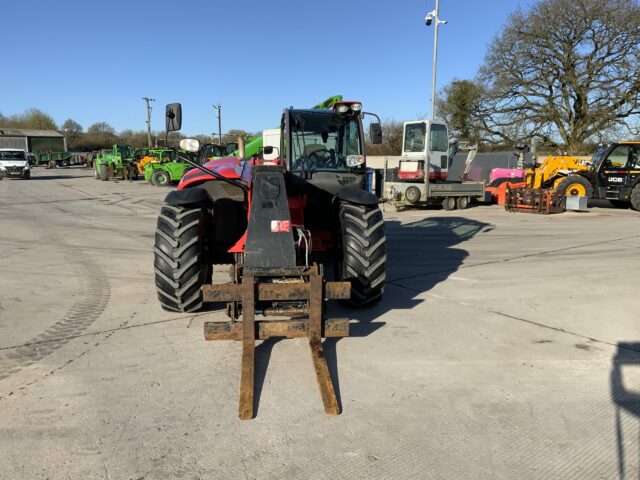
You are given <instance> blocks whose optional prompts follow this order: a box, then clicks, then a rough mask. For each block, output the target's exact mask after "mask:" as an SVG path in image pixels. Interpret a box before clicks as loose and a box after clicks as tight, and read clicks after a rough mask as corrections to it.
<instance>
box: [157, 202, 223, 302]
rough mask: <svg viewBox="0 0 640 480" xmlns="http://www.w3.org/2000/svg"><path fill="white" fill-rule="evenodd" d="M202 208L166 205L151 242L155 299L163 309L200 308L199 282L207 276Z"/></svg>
mask: <svg viewBox="0 0 640 480" xmlns="http://www.w3.org/2000/svg"><path fill="white" fill-rule="evenodd" d="M205 223H206V217H205V210H204V209H202V208H200V207H198V208H190V207H174V206H170V205H165V206H164V207H162V209H161V210H160V215H159V216H158V224H157V227H156V236H155V245H154V249H153V250H154V262H153V265H154V270H155V280H156V290H157V292H158V299H159V300H160V305H161V306H162V308H163V309H165V310H169V311H172V312H195V311H198V310H200V309H201V308H202V291H201V287H202V285H203V284H204V283H205V282H206V281H207V279H208V277H209V276H210V270H211V267H210V265H208V262H207V261H206V252H205V245H206V239H205V235H206V227H205Z"/></svg>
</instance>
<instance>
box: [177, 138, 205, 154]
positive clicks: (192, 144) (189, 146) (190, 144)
mask: <svg viewBox="0 0 640 480" xmlns="http://www.w3.org/2000/svg"><path fill="white" fill-rule="evenodd" d="M180 148H181V149H182V150H186V151H187V152H191V153H196V152H198V151H199V150H200V142H199V141H198V140H196V139H195V138H185V139H182V140H180Z"/></svg>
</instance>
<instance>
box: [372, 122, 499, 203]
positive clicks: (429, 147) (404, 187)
mask: <svg viewBox="0 0 640 480" xmlns="http://www.w3.org/2000/svg"><path fill="white" fill-rule="evenodd" d="M454 153H455V151H453V150H452V149H451V148H450V146H449V140H448V129H447V126H446V125H445V124H444V123H440V122H435V121H427V120H418V121H413V122H405V124H404V138H403V143H402V158H401V159H400V163H399V166H398V168H397V169H396V170H395V171H394V170H390V169H389V166H388V164H387V163H385V167H384V188H383V199H384V200H385V201H386V202H389V203H393V204H394V205H395V206H396V207H417V206H426V205H437V204H441V205H442V207H443V208H444V209H445V210H454V209H456V208H458V209H464V208H467V206H468V205H469V203H470V202H471V201H472V200H476V201H483V202H484V201H486V196H487V194H486V191H485V187H486V185H485V182H462V181H451V180H449V179H448V171H449V167H450V163H451V159H452V158H453V154H454Z"/></svg>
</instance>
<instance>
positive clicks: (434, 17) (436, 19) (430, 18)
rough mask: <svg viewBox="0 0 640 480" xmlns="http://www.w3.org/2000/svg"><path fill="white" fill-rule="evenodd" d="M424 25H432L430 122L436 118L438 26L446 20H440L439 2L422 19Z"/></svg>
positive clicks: (437, 0) (438, 0)
mask: <svg viewBox="0 0 640 480" xmlns="http://www.w3.org/2000/svg"><path fill="white" fill-rule="evenodd" d="M424 23H425V24H426V25H427V27H428V26H430V25H431V24H432V23H433V24H434V25H433V73H432V77H431V120H435V118H436V65H437V63H438V28H439V27H440V25H444V24H446V23H447V21H446V20H440V0H436V8H435V10H433V11H432V12H429V13H428V14H427V16H426V17H424Z"/></svg>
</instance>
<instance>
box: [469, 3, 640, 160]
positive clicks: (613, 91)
mask: <svg viewBox="0 0 640 480" xmlns="http://www.w3.org/2000/svg"><path fill="white" fill-rule="evenodd" d="M639 25H640V5H638V3H637V1H635V0H608V1H606V2H605V1H602V0H541V1H540V2H539V3H537V4H535V5H534V6H533V7H532V8H531V9H530V10H529V11H528V12H523V11H521V10H519V11H517V12H516V13H515V14H513V15H512V16H511V17H510V19H509V21H508V23H507V26H506V27H505V29H504V31H503V32H502V34H501V35H500V36H499V37H498V38H496V40H495V41H494V42H493V44H492V45H491V47H490V48H489V51H488V54H487V56H486V58H485V62H484V66H483V67H482V69H481V72H480V79H481V81H482V82H483V83H484V84H485V85H486V86H487V92H488V97H487V98H486V99H485V100H484V102H483V105H482V109H481V110H480V111H479V112H478V120H479V121H480V122H481V126H482V129H483V130H484V131H485V132H487V133H488V135H489V136H493V137H494V138H497V139H502V140H514V139H515V138H517V137H522V136H523V135H525V134H527V135H532V134H536V133H538V134H539V133H546V134H547V135H557V136H559V137H560V138H561V140H562V142H563V143H564V144H565V145H566V146H567V148H568V149H569V150H570V151H574V150H578V149H579V148H580V145H581V144H582V143H584V142H585V141H587V140H589V139H590V138H592V137H595V136H597V135H599V134H601V133H602V132H604V131H607V130H609V129H612V128H615V127H616V126H618V125H620V124H623V123H625V120H627V119H628V118H629V117H630V116H631V115H633V114H637V113H640V102H639V94H640V29H639V27H638V26H639Z"/></svg>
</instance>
